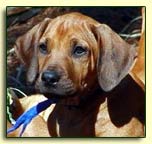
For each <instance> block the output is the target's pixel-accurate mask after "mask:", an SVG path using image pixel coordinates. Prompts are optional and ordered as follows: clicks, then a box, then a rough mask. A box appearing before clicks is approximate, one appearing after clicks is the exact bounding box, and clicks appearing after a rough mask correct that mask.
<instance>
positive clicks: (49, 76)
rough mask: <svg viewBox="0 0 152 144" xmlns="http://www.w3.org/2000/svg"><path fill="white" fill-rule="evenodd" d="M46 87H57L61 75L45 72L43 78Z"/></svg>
mask: <svg viewBox="0 0 152 144" xmlns="http://www.w3.org/2000/svg"><path fill="white" fill-rule="evenodd" d="M41 79H42V81H43V82H44V84H45V85H46V86H55V85H56V84H57V82H58V81H59V79H60V76H59V74H58V73H57V72H56V71H45V72H43V74H42V77H41Z"/></svg>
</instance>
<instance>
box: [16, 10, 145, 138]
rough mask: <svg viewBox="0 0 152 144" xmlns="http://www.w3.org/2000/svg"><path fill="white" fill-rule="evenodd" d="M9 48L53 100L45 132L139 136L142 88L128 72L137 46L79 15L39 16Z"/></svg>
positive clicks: (30, 80) (33, 81) (141, 131)
mask: <svg viewBox="0 0 152 144" xmlns="http://www.w3.org/2000/svg"><path fill="white" fill-rule="evenodd" d="M15 50H16V53H17V55H18V57H19V59H20V60H21V62H22V63H23V64H24V65H25V66H26V67H27V82H28V83H29V84H35V88H36V89H37V92H38V93H42V94H44V95H45V96H46V97H47V98H50V99H51V98H54V97H55V98H57V99H59V102H58V103H57V104H56V106H55V107H54V109H53V111H52V112H50V115H49V117H48V119H47V122H46V123H47V127H48V131H49V134H50V136H54V137H57V136H61V137H62V136H63V137H86V136H87V137H88V136H89V137H94V136H97V137H115V136H117V137H118V136H119V137H142V136H144V91H143V90H142V89H141V88H140V87H139V86H138V85H137V83H135V81H133V79H132V78H131V77H130V76H129V75H128V73H129V72H130V70H131V68H132V66H133V63H134V60H135V58H136V56H137V50H136V48H135V47H133V46H130V45H129V44H127V43H126V42H125V41H124V40H123V39H122V38H120V36H119V35H118V34H116V33H115V32H114V31H113V30H112V29H111V28H110V27H109V26H107V25H105V24H101V23H99V22H97V21H95V20H93V19H92V18H90V17H87V16H85V15H82V14H80V13H70V14H66V15H62V16H59V17H57V18H55V19H45V20H44V21H42V22H41V23H39V24H38V25H36V26H35V27H33V28H32V29H31V30H30V31H29V32H27V33H26V34H25V35H23V36H21V37H20V38H18V40H17V41H16V44H15ZM33 98H34V97H33ZM37 126H39V124H37Z"/></svg>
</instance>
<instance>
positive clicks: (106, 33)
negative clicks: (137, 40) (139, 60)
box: [96, 24, 136, 91]
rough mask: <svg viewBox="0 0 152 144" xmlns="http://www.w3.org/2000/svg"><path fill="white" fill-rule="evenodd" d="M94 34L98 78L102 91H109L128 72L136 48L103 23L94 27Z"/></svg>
mask: <svg viewBox="0 0 152 144" xmlns="http://www.w3.org/2000/svg"><path fill="white" fill-rule="evenodd" d="M96 34H97V35H96V36H97V39H98V43H99V51H100V52H99V56H98V62H97V72H98V80H99V84H100V86H101V88H102V89H103V90H104V91H110V90H112V89H113V88H114V87H115V86H117V85H118V84H119V83H120V81H121V80H122V79H123V78H124V77H125V76H126V75H127V74H128V72H129V70H130V69H131V66H132V65H133V62H134V59H135V57H136V49H135V47H133V46H130V45H129V44H127V43H126V42H125V41H124V40H123V39H122V38H121V37H120V36H119V35H118V34H116V33H115V32H114V31H112V29H111V28H110V27H108V26H107V25H105V24H101V25H99V26H98V27H97V28H96Z"/></svg>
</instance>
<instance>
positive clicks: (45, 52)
mask: <svg viewBox="0 0 152 144" xmlns="http://www.w3.org/2000/svg"><path fill="white" fill-rule="evenodd" d="M39 50H40V52H41V53H43V54H47V53H48V51H47V45H46V44H45V43H41V44H40V45H39Z"/></svg>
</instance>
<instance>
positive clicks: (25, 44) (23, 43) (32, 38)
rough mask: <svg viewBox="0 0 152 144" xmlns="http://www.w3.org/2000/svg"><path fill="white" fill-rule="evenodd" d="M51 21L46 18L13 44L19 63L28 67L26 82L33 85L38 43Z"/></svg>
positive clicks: (36, 66) (36, 70)
mask: <svg viewBox="0 0 152 144" xmlns="http://www.w3.org/2000/svg"><path fill="white" fill-rule="evenodd" d="M50 21H51V19H49V18H46V19H44V20H43V21H42V22H41V23H39V24H37V25H36V26H34V27H33V28H32V29H31V30H29V31H28V32H27V33H26V34H24V35H23V36H21V37H19V38H18V39H17V41H16V43H15V46H14V48H15V51H16V53H17V56H18V57H19V59H20V60H21V62H22V63H23V64H24V65H25V66H26V67H28V71H27V82H28V83H33V82H34V80H35V78H36V75H37V72H38V59H37V52H38V42H39V39H40V38H41V36H42V34H43V33H44V31H45V29H46V27H47V25H48V23H49V22H50Z"/></svg>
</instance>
